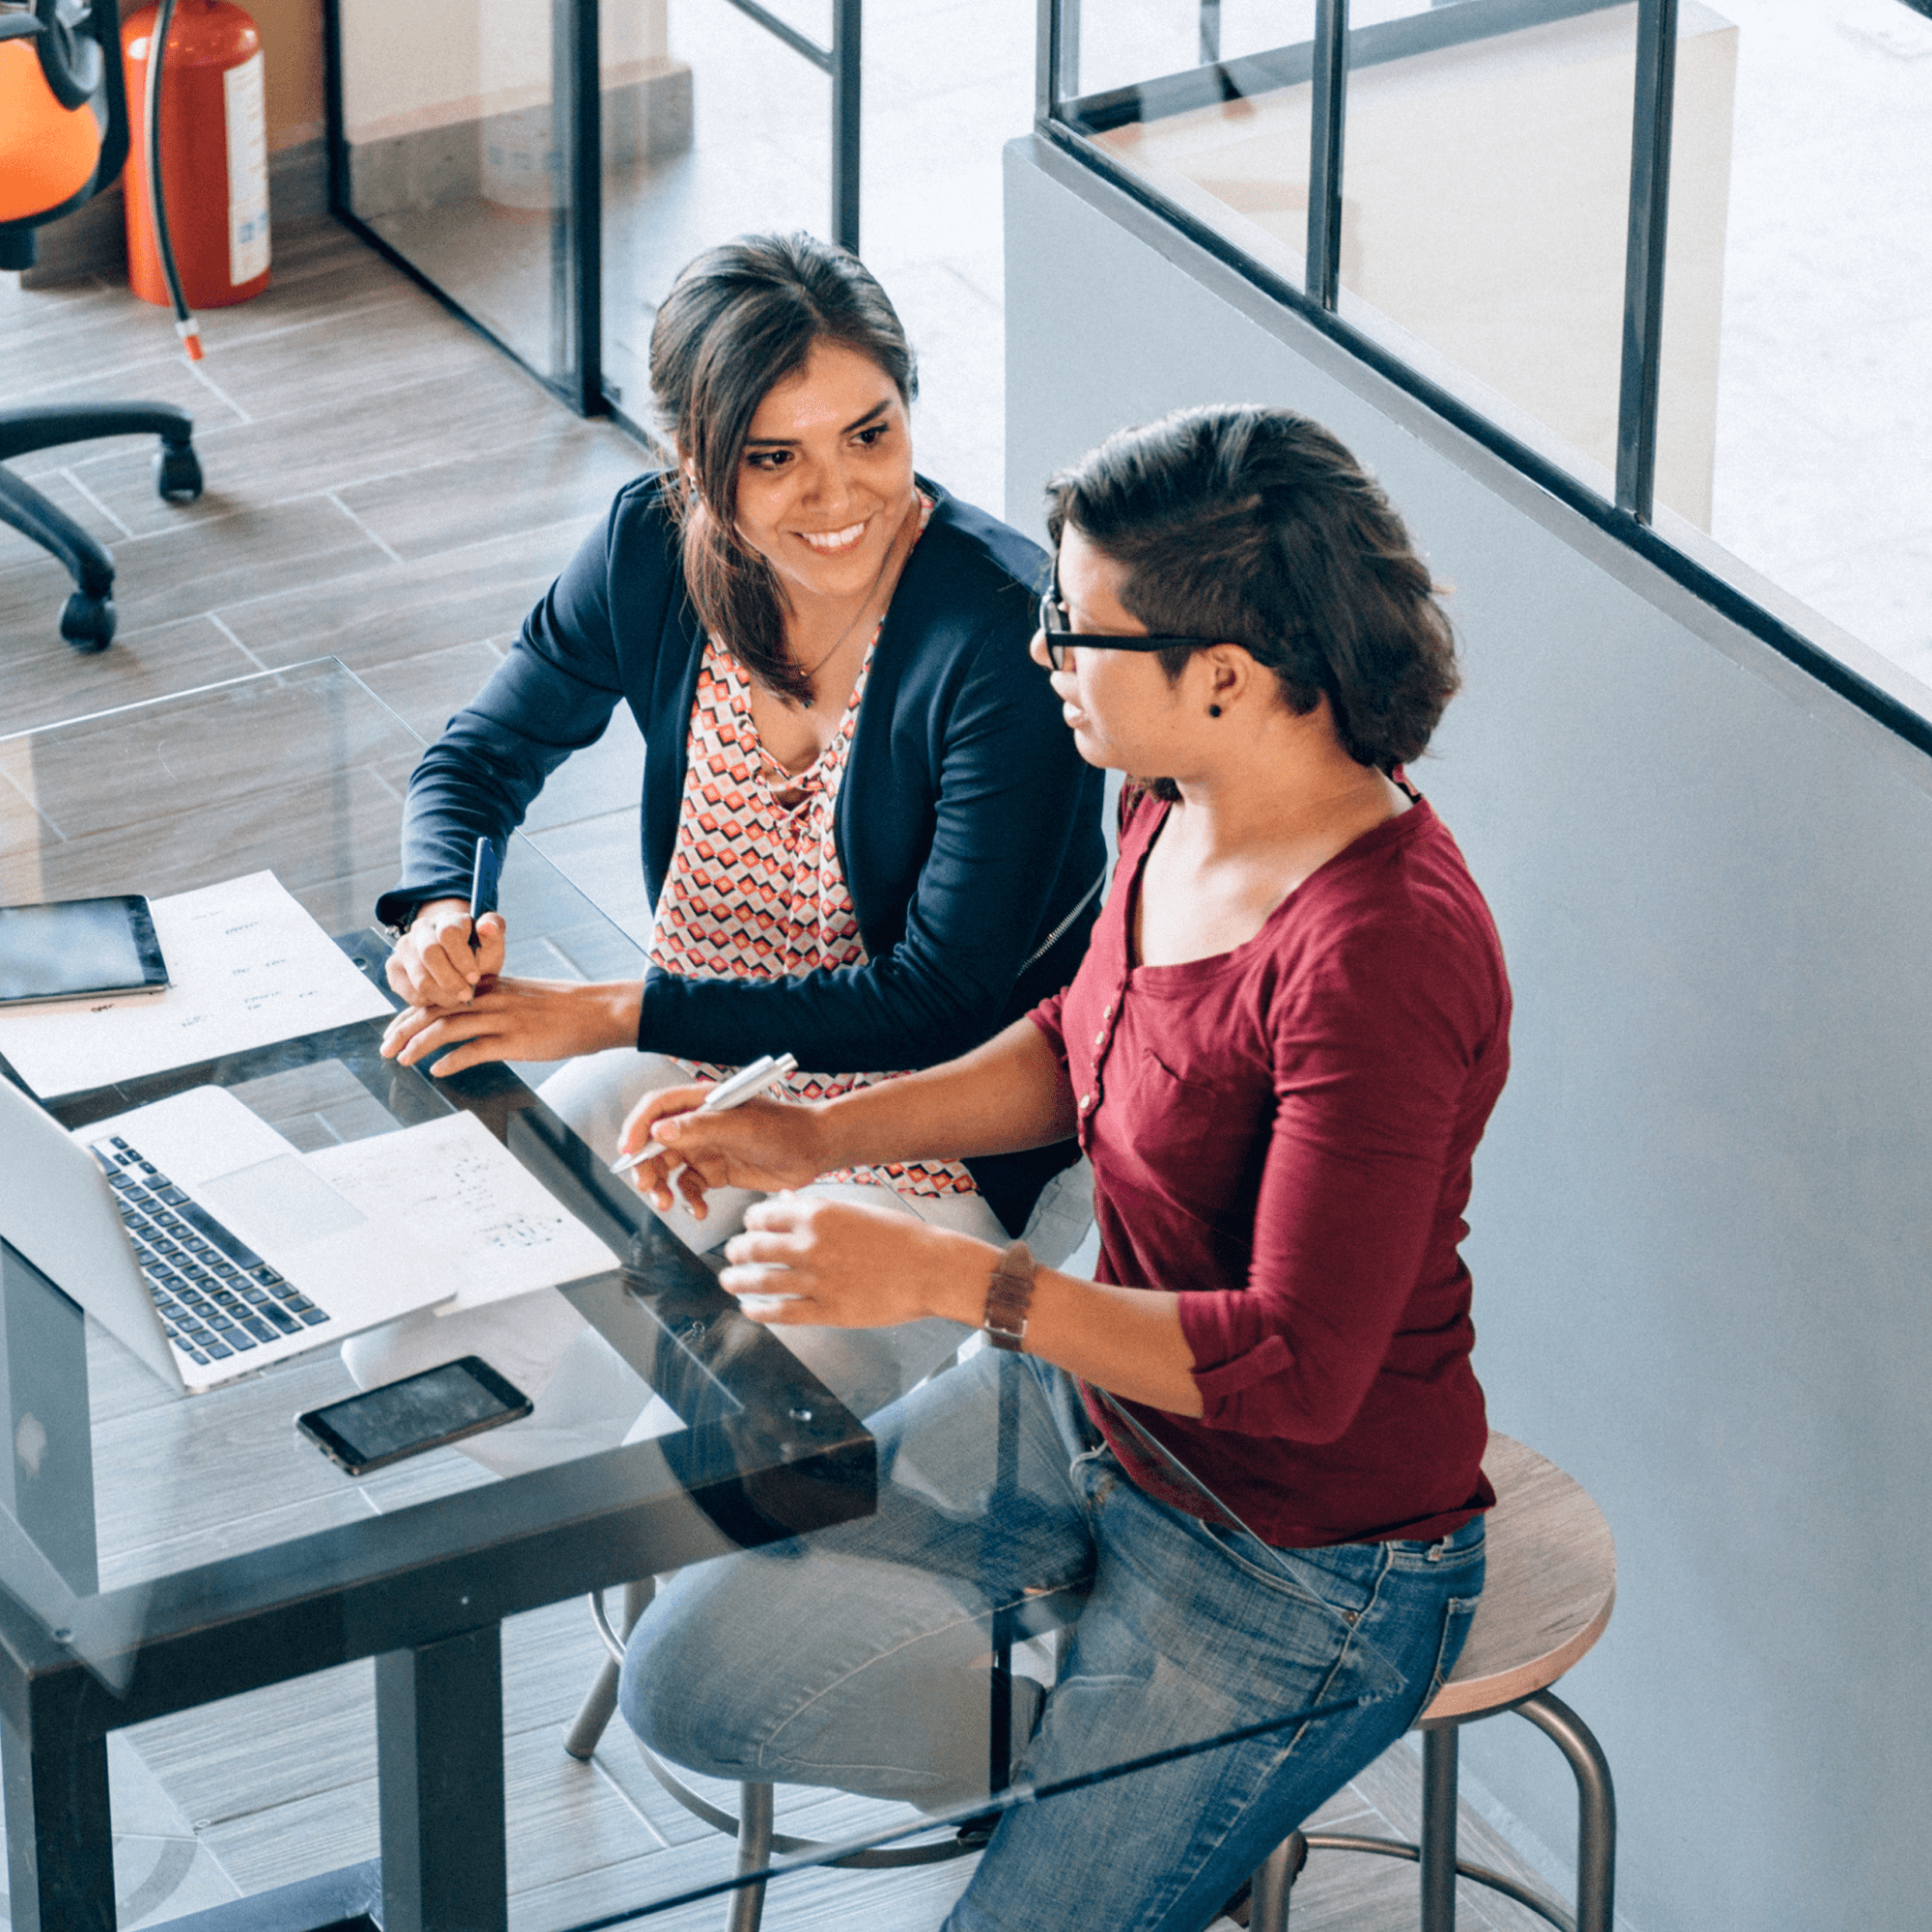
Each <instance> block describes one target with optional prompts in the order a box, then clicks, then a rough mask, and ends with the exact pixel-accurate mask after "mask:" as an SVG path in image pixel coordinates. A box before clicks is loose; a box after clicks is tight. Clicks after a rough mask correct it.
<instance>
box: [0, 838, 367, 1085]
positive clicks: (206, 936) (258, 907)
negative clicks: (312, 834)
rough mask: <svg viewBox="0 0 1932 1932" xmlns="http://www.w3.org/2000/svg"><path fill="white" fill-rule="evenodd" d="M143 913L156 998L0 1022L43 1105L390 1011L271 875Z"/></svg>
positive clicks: (3, 1040)
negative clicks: (150, 915)
mask: <svg viewBox="0 0 1932 1932" xmlns="http://www.w3.org/2000/svg"><path fill="white" fill-rule="evenodd" d="M152 910H153V912H154V916H155V931H156V936H157V937H158V938H159V940H160V942H161V953H162V956H163V957H164V958H165V959H166V960H167V964H168V979H169V980H170V984H169V987H168V990H167V991H166V992H165V993H159V994H150V995H147V996H145V997H135V998H131V999H121V1000H101V1001H89V1002H84V1003H82V1002H77V1003H75V1004H74V1005H71V1006H66V1007H40V1008H35V1009H30V1010H27V1011H24V1012H16V1013H0V1053H4V1054H5V1055H6V1056H7V1058H8V1059H9V1060H11V1061H12V1062H13V1063H14V1068H15V1070H16V1071H17V1072H18V1073H19V1075H20V1077H21V1078H22V1079H23V1080H25V1081H26V1083H27V1085H28V1086H29V1087H31V1088H32V1089H33V1090H34V1092H35V1093H36V1094H39V1095H40V1096H41V1097H42V1098H43V1099H44V1100H52V1099H57V1098H59V1096H60V1095H61V1094H80V1093H85V1092H86V1091H87V1090H88V1089H89V1088H92V1087H105V1086H107V1085H108V1084H109V1083H111V1082H113V1081H116V1080H135V1079H139V1078H140V1077H141V1076H142V1075H144V1074H149V1073H165V1072H166V1071H167V1070H168V1069H169V1068H170V1067H174V1066H187V1065H192V1064H193V1063H194V1062H195V1061H198V1060H213V1059H214V1058H215V1057H216V1055H218V1054H224V1053H245V1052H247V1051H248V1050H249V1049H250V1048H252V1047H258V1046H270V1045H272V1044H273V1043H274V1042H275V1041H276V1040H280V1039H295V1038H297V1037H298V1036H300V1035H302V1034H305V1033H320V1032H323V1031H324V1030H325V1029H327V1028H328V1027H338V1026H349V1025H351V1024H353V1023H354V1022H355V1021H356V1020H368V1019H378V1018H381V1017H384V1015H386V1014H387V1013H388V1011H389V1004H388V1002H387V1001H386V1000H385V999H384V997H383V995H382V994H381V993H380V992H378V991H377V990H376V988H375V987H374V986H372V985H371V984H370V983H369V981H368V980H365V979H364V978H363V977H362V975H361V974H360V973H358V972H357V971H356V970H355V967H354V966H353V965H351V964H350V962H349V960H348V959H347V958H346V957H345V956H344V955H343V954H342V952H339V951H338V950H337V948H336V947H335V946H334V945H332V944H331V943H330V940H329V937H328V935H327V933H326V932H324V931H323V929H322V927H321V926H319V925H318V924H317V923H315V921H314V920H313V919H311V918H310V917H309V915H308V914H307V913H306V912H304V911H303V910H302V908H301V907H300V906H299V905H298V904H297V902H296V901H295V899H293V898H292V897H291V896H290V895H289V893H288V891H287V889H286V888H285V887H284V886H283V885H282V883H281V881H280V880H279V879H277V878H276V877H275V875H274V873H272V872H253V873H250V874H249V875H248V876H247V877H246V878H241V879H230V880H229V881H228V882H227V883H226V884H224V885H219V886H204V887H202V888H201V889H200V890H199V891H197V892H192V893H178V894H176V895H174V896H173V897H172V898H164V899H156V900H154V901H152Z"/></svg>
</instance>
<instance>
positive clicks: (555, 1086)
mask: <svg viewBox="0 0 1932 1932" xmlns="http://www.w3.org/2000/svg"><path fill="white" fill-rule="evenodd" d="M689 1078H690V1075H689V1074H687V1073H686V1072H685V1071H684V1069H683V1068H682V1067H680V1066H679V1065H677V1064H676V1063H675V1062H674V1061H671V1060H668V1059H666V1058H665V1057H664V1056H663V1055H662V1054H655V1053H639V1052H637V1051H635V1050H634V1049H632V1048H630V1047H612V1048H611V1049H610V1050H609V1051H608V1052H604V1053H596V1054H589V1055H586V1056H585V1057H584V1058H582V1059H581V1060H575V1061H572V1062H571V1063H570V1065H568V1066H565V1067H562V1068H560V1069H559V1070H558V1071H557V1072H555V1073H554V1074H552V1076H551V1077H550V1078H549V1079H548V1080H546V1081H545V1082H544V1084H543V1087H542V1089H541V1090H540V1092H541V1094H542V1097H543V1099H544V1100H545V1101H546V1102H547V1103H548V1105H549V1106H550V1108H551V1110H552V1112H554V1114H556V1115H557V1116H558V1118H559V1119H561V1120H562V1121H563V1122H565V1123H566V1124H567V1125H568V1126H569V1127H571V1128H572V1129H573V1130H574V1131H575V1132H576V1133H577V1134H578V1135H579V1136H580V1137H581V1138H582V1140H583V1141H584V1142H585V1143H586V1144H587V1145H588V1146H589V1147H590V1148H591V1149H592V1150H593V1151H595V1152H598V1153H600V1154H605V1155H607V1156H614V1154H615V1152H616V1147H617V1135H618V1132H619V1130H620V1129H621V1128H622V1126H623V1124H624V1122H625V1121H626V1120H627V1119H629V1117H630V1114H631V1110H632V1109H633V1108H634V1107H636V1106H637V1104H638V1102H639V1100H641V1099H642V1098H643V1097H644V1095H645V1094H652V1093H655V1092H657V1091H658V1090H659V1089H660V1088H664V1087H676V1086H681V1085H683V1084H684V1083H685V1082H686V1081H687V1080H689ZM799 1191H800V1192H801V1193H805V1194H811V1195H816V1196H818V1197H819V1198H821V1199H830V1200H845V1201H857V1202H864V1203H866V1204H867V1205H868V1206H871V1207H875V1208H888V1209H891V1210H892V1211H894V1212H895V1213H901V1214H911V1215H914V1216H916V1217H917V1218H919V1219H920V1220H922V1221H925V1222H928V1223H930V1224H931V1225H933V1226H935V1227H942V1228H951V1229H953V1230H955V1231H957V1232H958V1233H960V1234H966V1235H973V1236H977V1237H978V1238H980V1240H985V1241H994V1242H998V1243H999V1244H1001V1245H1002V1246H1004V1245H1005V1243H1006V1239H1007V1236H1006V1231H1005V1229H1003V1228H1002V1227H1001V1226H1000V1223H999V1219H998V1217H997V1216H996V1215H995V1214H994V1213H993V1210H992V1209H991V1208H988V1207H987V1206H986V1204H985V1201H984V1200H983V1199H982V1198H981V1197H980V1195H978V1194H941V1195H906V1194H900V1193H897V1192H896V1191H895V1190H894V1189H892V1188H890V1187H877V1186H870V1185H855V1184H852V1183H849V1182H836V1183H827V1182H822V1183H818V1184H814V1185H813V1186H810V1187H806V1188H801V1189H800V1190H799ZM639 1198H641V1197H639ZM761 1199H763V1196H761V1195H759V1194H757V1193H755V1192H753V1190H751V1189H749V1188H743V1187H721V1188H717V1189H714V1190H713V1191H712V1193H710V1194H709V1195H707V1196H706V1197H705V1208H706V1209H707V1212H706V1216H705V1218H704V1219H703V1220H702V1221H699V1220H697V1219H696V1218H695V1217H694V1216H693V1215H692V1213H691V1212H690V1210H689V1209H688V1208H685V1207H684V1206H683V1205H682V1203H680V1204H679V1205H678V1206H676V1207H674V1208H671V1209H670V1210H669V1211H668V1213H661V1214H659V1219H660V1220H662V1221H663V1222H664V1224H665V1226H666V1227H667V1228H668V1229H669V1230H670V1231H671V1233H672V1234H674V1235H675V1236H677V1237H678V1239H679V1240H680V1241H682V1242H683V1243H684V1245H685V1246H686V1247H687V1248H689V1249H690V1250H691V1251H692V1253H694V1254H696V1255H697V1256H699V1257H700V1258H701V1259H703V1260H704V1261H705V1263H706V1264H707V1265H708V1266H711V1267H714V1268H716V1267H721V1266H722V1265H723V1258H722V1257H718V1256H714V1254H713V1253H712V1251H713V1250H715V1249H717V1248H719V1247H721V1246H722V1245H723V1244H724V1243H725V1241H727V1240H729V1239H730V1237H731V1236H733V1235H735V1234H737V1233H738V1232H739V1230H740V1229H742V1228H743V1226H744V1225H745V1212H746V1209H747V1208H750V1207H751V1206H752V1204H753V1202H754V1201H758V1200H761ZM653 1211H654V1212H656V1211H657V1210H656V1209H653ZM1092 1213H1093V1174H1092V1170H1091V1169H1090V1168H1089V1167H1088V1165H1087V1163H1086V1162H1085V1161H1084V1160H1082V1161H1080V1162H1078V1163H1076V1164H1075V1165H1074V1166H1073V1167H1071V1168H1068V1169H1066V1170H1065V1172H1064V1173H1061V1174H1058V1175H1056V1176H1055V1177H1054V1178H1053V1179H1052V1180H1051V1181H1049V1182H1048V1184H1047V1186H1046V1188H1045V1190H1044V1191H1043V1192H1042V1194H1041V1196H1040V1200H1039V1204H1038V1206H1037V1208H1035V1210H1034V1214H1033V1218H1032V1220H1031V1221H1030V1222H1029V1223H1028V1227H1027V1240H1028V1242H1029V1244H1030V1245H1031V1247H1032V1249H1033V1252H1034V1256H1035V1258H1036V1259H1037V1260H1038V1261H1039V1262H1041V1263H1043V1264H1045V1265H1047V1266H1049V1267H1051V1266H1055V1265H1057V1264H1059V1263H1061V1262H1063V1261H1065V1259H1066V1257H1067V1256H1068V1255H1070V1254H1071V1253H1072V1252H1073V1250H1074V1249H1075V1248H1076V1247H1077V1246H1078V1245H1079V1244H1080V1241H1081V1239H1082V1237H1083V1236H1084V1235H1085V1234H1086V1231H1087V1227H1088V1223H1089V1221H1090V1220H1091V1218H1092ZM771 1332H772V1334H773V1335H775V1336H776V1337H777V1338H778V1339H779V1341H781V1343H783V1344H784V1346H785V1347H786V1348H787V1349H789V1350H791V1351H792V1353H793V1354H795V1355H796V1356H797V1357H798V1358H799V1360H800V1361H802V1362H803V1363H804V1364H805V1365H806V1367H807V1368H809V1369H810V1371H811V1372H812V1374H813V1375H815V1376H816V1377H817V1378H818V1379H819V1380H820V1381H822V1382H823V1383H824V1384H825V1385H826V1387H827V1388H829V1389H831V1390H832V1392H833V1393H834V1394H835V1395H837V1396H838V1399H839V1400H840V1401H841V1402H842V1403H844V1404H845V1406H847V1407H848V1408H850V1409H851V1410H852V1412H853V1413H854V1414H855V1415H860V1416H867V1415H870V1414H872V1413H873V1412H874V1411H875V1410H877V1409H880V1408H883V1407H884V1406H886V1404H887V1403H889V1402H893V1401H895V1400H896V1398H898V1397H899V1396H901V1395H903V1394H904V1393H905V1392H906V1390H907V1389H909V1388H911V1387H912V1386H913V1385H914V1384H915V1383H916V1382H920V1381H923V1379H924V1378H926V1377H927V1376H929V1375H930V1374H931V1373H932V1372H933V1371H934V1370H935V1369H936V1368H938V1367H939V1365H940V1364H941V1363H942V1362H944V1361H946V1360H947V1359H948V1358H949V1357H950V1356H952V1354H953V1353H954V1352H955V1351H956V1350H957V1349H958V1347H959V1344H960V1343H961V1342H962V1341H963V1340H965V1339H966V1337H967V1336H968V1335H969V1334H971V1333H972V1332H973V1331H972V1330H970V1329H967V1328H965V1327H963V1326H962V1325H960V1324H959V1323H958V1322H954V1321H937V1320H934V1321H910V1322H906V1323H904V1324H903V1325H901V1326H899V1327H896V1328H800V1327H777V1328H773V1329H772V1331H771ZM459 1355H481V1356H482V1357H483V1359H484V1360H485V1361H486V1362H488V1363H489V1364H490V1366H491V1367H492V1368H494V1369H496V1370H497V1371H498V1372H499V1373H501V1374H503V1375H505V1376H507V1377H508V1378H510V1380H511V1381H513V1382H514V1383H516V1385H517V1386H518V1387H519V1388H520V1389H522V1390H523V1392H524V1393H525V1394H526V1395H527V1396H529V1397H530V1398H531V1400H532V1403H533V1405H534V1406H533V1408H532V1410H531V1413H530V1414H529V1415H528V1416H527V1417H526V1419H525V1420H523V1421H522V1422H517V1423H512V1424H510V1425H509V1426H507V1427H506V1428H502V1429H494V1430H491V1431H490V1432H489V1433H488V1434H487V1435H479V1436H477V1437H475V1438H474V1439H473V1440H472V1441H469V1442H465V1443H461V1444H459V1445H458V1446H459V1447H460V1448H462V1450H463V1451H464V1453H465V1454H466V1455H469V1456H471V1457H473V1458H474V1459H475V1460H476V1461H477V1462H478V1463H482V1464H483V1466H484V1467H485V1468H488V1469H493V1470H495V1471H496V1472H497V1474H498V1475H504V1476H510V1475H516V1474H518V1473H520V1472H521V1471H523V1470H526V1469H533V1468H540V1467H542V1466H543V1465H545V1464H546V1463H557V1462H563V1461H568V1460H571V1459H573V1458H575V1457H578V1456H584V1455H588V1454H591V1453H592V1452H594V1451H596V1450H599V1449H610V1448H615V1447H616V1446H617V1444H619V1443H620V1442H623V1441H625V1440H627V1439H629V1438H631V1437H632V1436H633V1435H655V1434H657V1433H659V1430H660V1429H661V1428H662V1427H663V1426H664V1425H665V1423H666V1422H668V1420H669V1418H668V1417H663V1416H661V1415H658V1414H656V1413H655V1412H654V1406H653V1403H652V1396H651V1391H650V1389H649V1388H648V1386H647V1385H646V1384H645V1383H644V1381H643V1379H642V1378H641V1377H639V1375H638V1374H637V1372H636V1371H635V1370H634V1369H632V1368H631V1366H630V1364H629V1363H627V1362H626V1361H625V1360H624V1359H623V1357H622V1356H620V1355H619V1354H618V1353H617V1351H616V1350H614V1349H612V1348H611V1345H610V1344H609V1343H608V1342H607V1341H605V1339H604V1337H603V1336H602V1335H600V1334H599V1333H598V1332H597V1330H596V1329H594V1328H593V1327H591V1326H590V1324H589V1323H588V1322H587V1321H584V1319H583V1317H582V1316H581V1315H580V1314H579V1313H578V1312H577V1310H576V1309H575V1308H573V1307H572V1306H571V1304H570V1303H569V1302H568V1301H566V1300H565V1299H564V1297H563V1296H562V1295H561V1294H559V1293H557V1292H556V1290H555V1289H554V1288H547V1289H543V1290H540V1291H539V1292H538V1293H535V1294H523V1295H518V1296H517V1297H516V1298H515V1299H514V1300H511V1301H499V1302H495V1303H493V1304H492V1305H491V1306H489V1307H487V1308H472V1309H465V1310H463V1311H461V1312H460V1313H458V1314H454V1315H437V1314H434V1313H432V1312H429V1311H427V1310H425V1311H421V1312H418V1313H416V1314H414V1315H405V1316H403V1317H402V1318H401V1319H400V1320H398V1321H390V1322H385V1323H384V1325H383V1326H382V1327H380V1328H372V1329H370V1330H368V1331H367V1332H366V1333H365V1334H361V1335H357V1336H355V1337H354V1338H352V1339H351V1340H350V1341H348V1342H345V1343H344V1344H343V1347H342V1360H343V1364H344V1366H345V1367H346V1368H347V1369H348V1371H349V1373H350V1375H351V1376H352V1377H353V1378H355V1383H356V1385H357V1387H359V1388H373V1387H375V1386H377V1385H378V1384H379V1383H382V1382H389V1381H395V1380H396V1379H398V1378H400V1377H403V1376H410V1375H414V1374H415V1373H416V1372H417V1371H418V1370H421V1369H429V1368H435V1367H437V1366H438V1365H439V1364H440V1363H442V1362H448V1361H453V1360H455V1359H456V1357H457V1356H459ZM662 1408H663V1405H662V1404H657V1405H655V1410H658V1411H661V1410H662Z"/></svg>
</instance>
